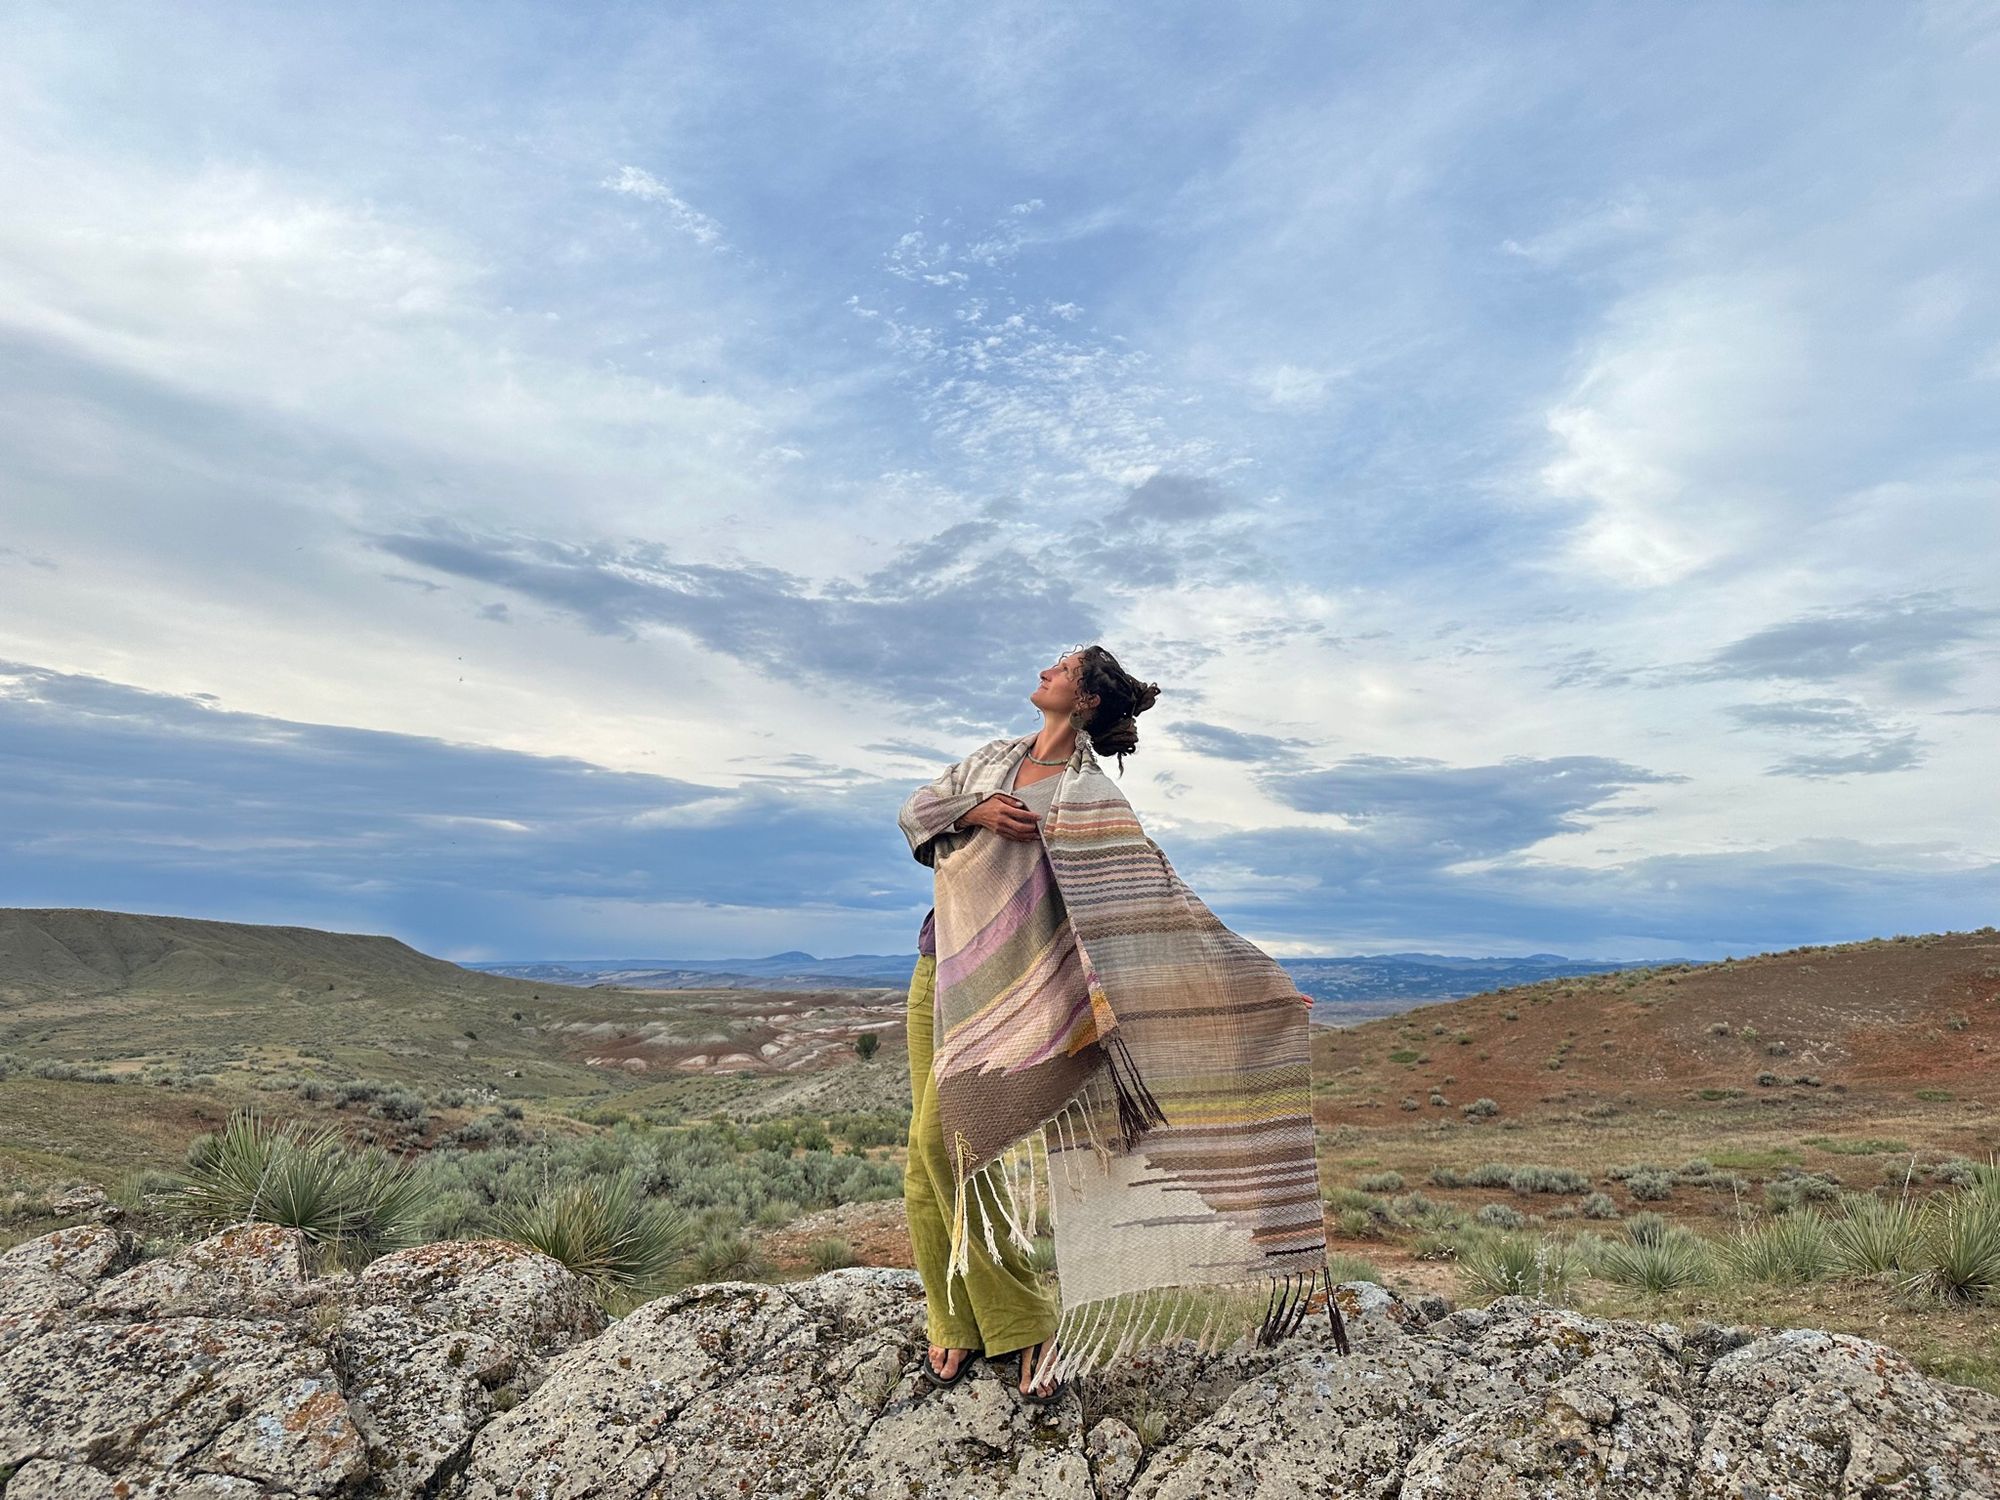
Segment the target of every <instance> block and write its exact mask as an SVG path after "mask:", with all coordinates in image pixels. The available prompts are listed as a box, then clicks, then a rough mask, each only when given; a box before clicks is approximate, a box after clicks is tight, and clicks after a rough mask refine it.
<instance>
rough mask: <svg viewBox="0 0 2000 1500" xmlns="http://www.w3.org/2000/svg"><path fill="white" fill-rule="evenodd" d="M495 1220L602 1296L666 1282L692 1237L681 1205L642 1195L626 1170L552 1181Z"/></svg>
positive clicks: (643, 1289)
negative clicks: (554, 1183)
mask: <svg viewBox="0 0 2000 1500" xmlns="http://www.w3.org/2000/svg"><path fill="white" fill-rule="evenodd" d="M497 1228H498V1229H499V1232H500V1234H501V1235H502V1236H503V1237H504V1238H506V1239H510V1240H513V1241H515V1242H516V1243H517V1244H522V1245H528V1246H531V1247H532V1248H534V1249H536V1250H539V1251H541V1252H542V1254H544V1255H547V1256H549V1257H551V1258H552V1259H555V1260H559V1261H561V1262H562V1263H563V1264H564V1265H565V1266H568V1267H569V1268H570V1270H571V1271H573V1272H575V1273H576V1274H577V1275H578V1276H580V1277H582V1278H583V1279H584V1280H585V1281H588V1282H590V1283H591V1284H592V1286H593V1287H594V1288H596V1290H597V1292H598V1294H599V1295H600V1296H604V1295H607V1294H609V1293H611V1292H614V1291H617V1292H630V1293H634V1294H638V1295H644V1294H646V1293H648V1292H653V1291H657V1290H659V1289H661V1288H662V1287H664V1286H666V1285H668V1284H669V1282H670V1279H671V1276H672V1272H673V1269H674V1266H675V1264H676V1263H677V1262H678V1261H679V1260H680V1258H681V1256H682V1255H683V1254H685V1253H686V1251H687V1248H688V1246H689V1244H690V1242H691V1241H692V1240H693V1238H694V1226H693V1221H692V1220H691V1219H690V1218H689V1217H688V1215H687V1214H686V1213H685V1212H683V1211H682V1210H681V1209H679V1208H677V1207H675V1206H674V1205H671V1204H665V1203H648V1202H646V1201H645V1199H644V1198H643V1197H641V1196H640V1194H639V1192H638V1190H637V1186H636V1184H635V1183H634V1182H633V1180H632V1178H631V1177H630V1176H627V1175H623V1174H621V1175H619V1176H617V1177H613V1178H610V1179H609V1180H605V1179H585V1180H583V1181H579V1182H571V1183H567V1184H563V1185H560V1186H556V1187H552V1188H550V1189H549V1190H547V1191H546V1192H544V1193H543V1194H542V1195H541V1196H540V1197H538V1198H536V1199H535V1200H534V1201H533V1202H532V1203H530V1204H528V1205H526V1206H525V1207H519V1208H508V1209H505V1210H503V1211H502V1212H501V1213H500V1214H499V1215H498V1217H497Z"/></svg>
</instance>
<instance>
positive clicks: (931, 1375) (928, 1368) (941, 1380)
mask: <svg viewBox="0 0 2000 1500" xmlns="http://www.w3.org/2000/svg"><path fill="white" fill-rule="evenodd" d="M942 1347H943V1348H944V1351H945V1353H946V1355H947V1356H949V1355H950V1353H951V1351H952V1350H953V1349H957V1350H958V1352H959V1353H961V1354H963V1355H964V1356H965V1358H964V1359H961V1360H960V1361H959V1362H958V1368H957V1369H956V1370H953V1371H952V1372H951V1374H949V1375H940V1374H938V1372H937V1371H936V1370H935V1369H934V1368H933V1367H932V1365H931V1351H930V1346H929V1345H928V1344H926V1345H925V1347H924V1357H923V1358H922V1359H921V1360H920V1361H918V1364H917V1368H918V1369H919V1370H920V1371H922V1373H923V1377H924V1379H926V1380H928V1381H929V1382H930V1383H931V1384H932V1385H934V1386H936V1387H937V1388H938V1389H939V1390H943V1389H945V1387H947V1386H953V1385H957V1384H958V1383H959V1382H960V1381H961V1380H963V1379H965V1372H966V1371H967V1370H969V1369H971V1368H972V1362H973V1361H974V1360H975V1359H978V1358H979V1357H980V1355H979V1351H978V1350H977V1349H966V1348H961V1347H960V1346H959V1345H957V1344H948V1345H944V1346H942Z"/></svg>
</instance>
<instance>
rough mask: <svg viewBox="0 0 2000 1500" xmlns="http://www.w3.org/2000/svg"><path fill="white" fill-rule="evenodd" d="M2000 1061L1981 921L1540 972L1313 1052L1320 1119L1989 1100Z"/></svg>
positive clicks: (1992, 960)
mask: <svg viewBox="0 0 2000 1500" xmlns="http://www.w3.org/2000/svg"><path fill="white" fill-rule="evenodd" d="M1996 1064H2000V931H1996V929H1994V928H1991V927H1983V928H1980V929H1979V930H1978V931H1976V932H1953V933H1934V934H1926V935H1922V936H1902V937H1896V938H1872V939H1869V940H1868V941H1866V942H1858V943H1839V944H1829V945H1823V946H1818V947H1801V948H1791V949H1787V950H1785V951H1783V952H1779V953H1765V954H1759V955H1757V956H1756V957H1753V958H1746V959H1725V960H1724V961H1722V962H1721V963H1716V964H1705V965H1700V966H1695V965H1688V964H1667V965H1662V966H1659V967H1655V968H1650V969H1633V970H1626V971H1623V972H1621V973H1616V974H1605V975H1595V976H1573V977H1568V978H1559V979H1546V980H1541V981H1538V982H1536V983H1533V984H1527V985H1517V986H1513V987H1510V988H1507V989H1499V990H1493V991H1489V992H1487V993H1485V994H1481V995H1476V996H1473V997H1471V998H1468V999H1463V1000H1455V1001H1451V1002H1449V1003H1445V1004H1437V1005H1422V1006H1417V1007H1415V1008H1413V1009H1410V1010H1406V1011H1403V1012H1401V1013H1400V1014H1398V1015H1395V1016H1391V1017H1386V1018H1383V1019H1379V1020H1375V1021H1371V1022H1368V1023H1366V1024H1364V1025H1360V1026H1355V1027H1351V1028H1348V1029H1345V1030H1341V1031H1334V1032H1328V1033H1325V1034H1323V1035H1321V1036H1320V1037H1319V1038H1318V1040H1317V1042H1316V1053H1315V1073H1316V1074H1318V1075H1319V1076H1320V1077H1322V1078H1323V1079H1324V1080H1325V1087H1324V1089H1323V1090H1322V1091H1321V1092H1320V1094H1319V1108H1318V1112H1319V1115H1320V1118H1321V1119H1322V1121H1324V1122H1326V1123H1337V1122H1339V1121H1343V1120H1347V1121H1354V1122H1360V1121H1362V1120H1364V1119H1366V1118H1367V1116H1366V1115H1364V1114H1363V1113H1362V1112H1363V1111H1366V1110H1370V1109H1379V1108H1384V1107H1387V1108H1391V1109H1394V1108H1396V1107H1397V1106H1398V1105H1399V1103H1400V1100H1401V1098H1402V1097H1403V1096H1406V1095H1409V1094H1416V1095H1419V1096H1425V1097H1428V1096H1430V1095H1432V1094H1443V1095H1444V1096H1446V1097H1447V1098H1448V1099H1452V1100H1453V1101H1454V1103H1455V1104H1464V1103H1466V1102H1469V1101H1470V1100H1471V1099H1472V1098H1473V1097H1474V1096H1475V1095H1479V1096H1485V1097H1488V1098H1491V1099H1493V1100H1494V1101H1495V1102H1496V1103H1498V1104H1499V1105H1500V1106H1501V1108H1502V1109H1503V1110H1508V1111H1513V1112H1525V1111H1528V1110H1531V1109H1532V1108H1533V1107H1534V1106H1537V1105H1553V1106H1557V1107H1559V1108H1561V1107H1569V1108H1575V1107H1580V1106H1584V1105H1588V1104H1590V1103H1592V1102H1596V1101H1604V1100H1617V1101H1621V1102H1623V1103H1624V1104H1625V1105H1627V1106H1628V1107H1634V1108H1637V1107H1659V1106H1672V1107H1676V1108H1681V1107H1691V1106H1701V1105H1704V1104H1709V1105H1716V1106H1723V1105H1727V1104H1730V1103H1731V1102H1733V1101H1740V1100H1745V1099H1755V1098H1759V1097H1763V1098H1767V1099H1780V1098H1783V1097H1785V1096H1786V1095H1787V1093H1789V1092H1792V1091H1796V1090H1798V1089H1821V1088H1824V1089H1830V1090H1832V1091H1834V1092H1835V1093H1837V1094H1844V1095H1847V1096H1849V1102H1850V1103H1851V1104H1855V1105H1857V1106H1863V1107H1883V1108H1890V1107H1902V1106H1905V1105H1908V1104H1911V1103H1920V1102H1922V1101H1921V1100H1920V1099H1919V1098H1918V1094H1919V1091H1925V1092H1943V1093H1950V1094H1953V1095H1954V1096H1958V1097H1962V1098H1964V1099H1968V1100H1979V1101H1982V1102H1985V1103H1989V1104H1990V1103H1993V1102H1996V1101H2000V1067H1996V1066H1995V1065H1996ZM1760 1080H1761V1081H1760ZM1857 1096H1859V1097H1857ZM1438 1107H1442V1106H1438Z"/></svg>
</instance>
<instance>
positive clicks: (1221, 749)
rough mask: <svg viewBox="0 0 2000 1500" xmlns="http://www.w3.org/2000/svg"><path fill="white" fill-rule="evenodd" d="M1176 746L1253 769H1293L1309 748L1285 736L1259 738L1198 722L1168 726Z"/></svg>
mask: <svg viewBox="0 0 2000 1500" xmlns="http://www.w3.org/2000/svg"><path fill="white" fill-rule="evenodd" d="M1167 728H1168V729H1169V730H1170V731H1171V732H1172V734H1173V737H1174V740H1175V742H1176V743H1177V744H1180V745H1182V746H1184V747H1185V748H1187V749H1189V750H1192V751H1194V752H1195V754H1197V755H1208V756H1213V757H1215V758H1216V759H1218V760H1233V761H1241V762H1243V763H1245V764H1247V765H1253V766H1293V765H1297V764H1298V763H1299V761H1300V759H1301V757H1302V756H1303V754H1304V753H1305V752H1306V751H1307V750H1308V749H1309V748H1310V746H1309V745H1308V743H1307V742H1306V741H1305V740H1302V739H1288V738H1286V737H1284V736H1282V735H1275V734H1256V733H1252V732H1251V731H1248V730H1243V729H1231V728H1229V727H1228V726H1227V725H1225V724H1204V723H1203V722H1201V721H1200V720H1199V719H1182V720H1180V721H1179V722H1178V723H1174V724H1169V725H1168V726H1167Z"/></svg>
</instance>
